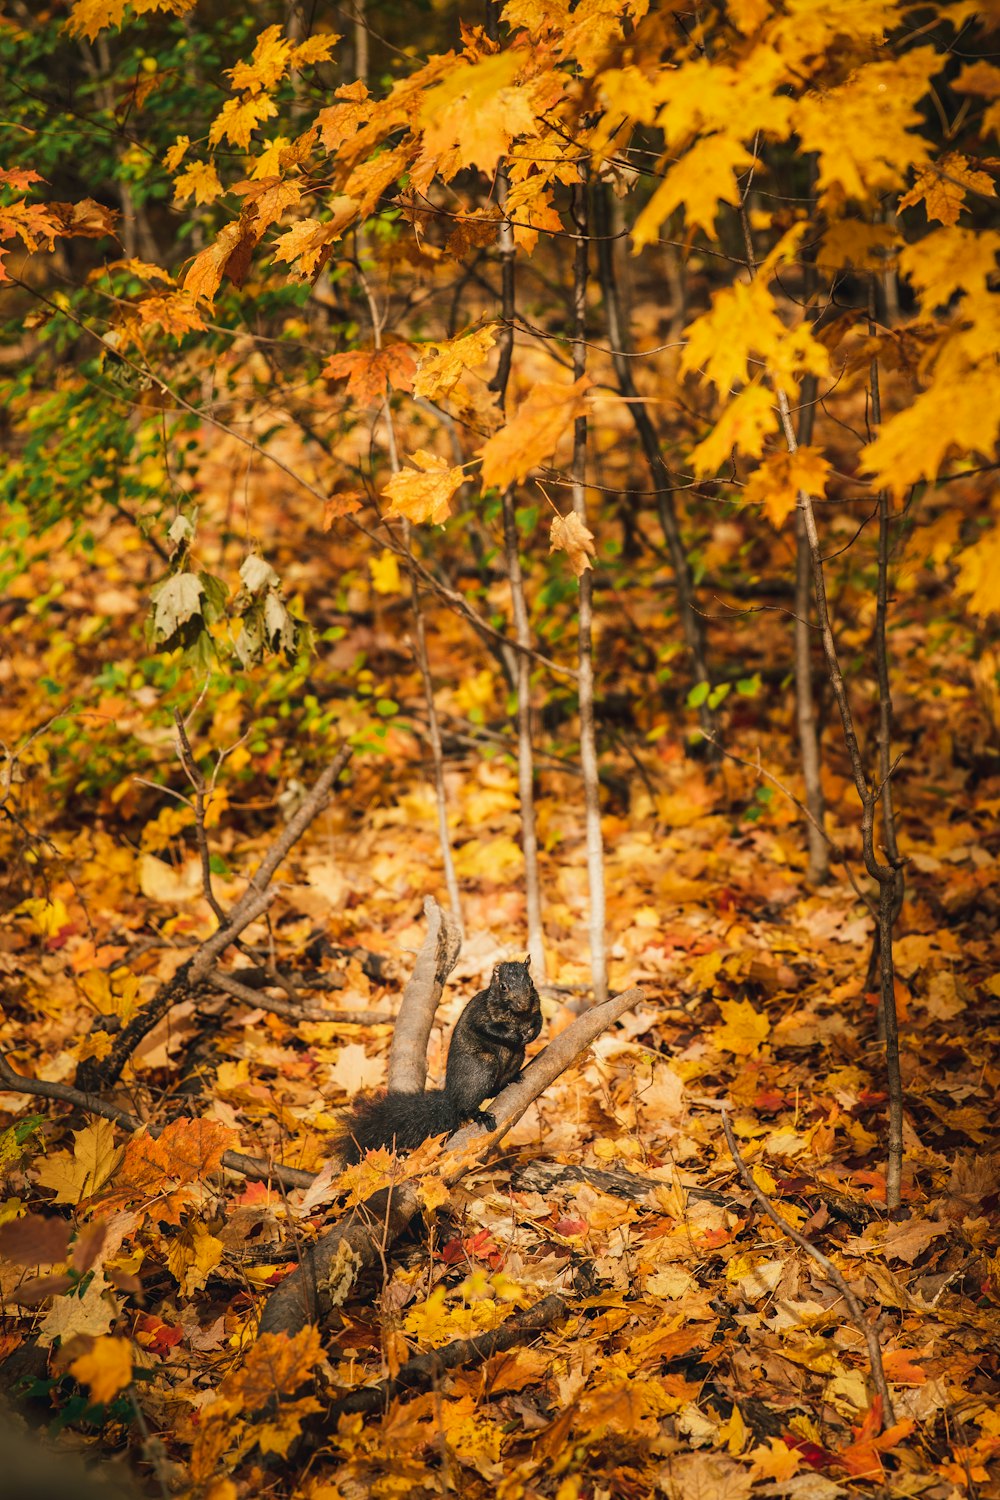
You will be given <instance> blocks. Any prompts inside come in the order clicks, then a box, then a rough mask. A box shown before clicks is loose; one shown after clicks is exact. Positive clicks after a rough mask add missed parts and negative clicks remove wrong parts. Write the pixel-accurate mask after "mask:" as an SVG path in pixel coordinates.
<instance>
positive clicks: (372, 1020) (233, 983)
mask: <svg viewBox="0 0 1000 1500" xmlns="http://www.w3.org/2000/svg"><path fill="white" fill-rule="evenodd" d="M205 985H206V986H208V987H210V988H212V989H213V990H221V991H222V993H223V994H224V995H231V996H232V998H233V999H234V1000H239V1001H241V1002H242V1004H244V1005H249V1006H252V1007H253V1008H254V1009H255V1010H267V1011H270V1012H271V1013H272V1014H273V1015H276V1016H286V1017H287V1018H288V1020H290V1021H336V1022H339V1023H340V1024H341V1025H343V1026H377V1025H386V1024H387V1023H389V1022H390V1021H392V1020H393V1019H394V1017H393V1014H392V1011H391V1010H329V1009H328V1008H327V1007H326V1006H324V1005H310V1004H309V1003H308V1002H307V1001H304V1000H303V1001H302V1002H301V1003H297V1002H295V1001H294V1000H278V999H276V998H275V997H274V996H273V995H268V994H267V993H266V992H265V991H264V990H256V989H252V988H251V987H250V985H248V984H241V983H240V981H239V980H238V979H234V978H233V976H232V975H231V974H224V973H223V972H222V970H221V969H210V970H209V971H208V973H207V974H206V975H205Z"/></svg>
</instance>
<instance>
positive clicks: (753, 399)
mask: <svg viewBox="0 0 1000 1500" xmlns="http://www.w3.org/2000/svg"><path fill="white" fill-rule="evenodd" d="M777 426H778V414H777V411H776V410H775V405H774V397H773V396H772V395H771V392H770V391H769V390H768V389H767V388H766V387H765V386H763V385H761V384H760V383H759V381H758V382H755V383H754V384H753V385H748V386H746V387H745V389H743V390H742V391H740V393H739V395H738V396H737V397H736V399H735V400H734V401H730V403H729V405H728V406H727V407H726V408H725V410H724V411H723V413H722V415H721V416H720V418H719V420H718V421H717V422H716V424H715V426H714V427H713V428H712V431H711V432H710V433H709V434H708V436H707V437H706V438H703V439H702V441H701V442H700V443H699V444H698V445H697V447H695V448H692V450H691V467H692V468H693V469H694V472H695V473H696V474H697V475H698V476H699V478H705V477H706V476H708V475H710V474H717V473H718V471H719V470H720V469H721V468H722V467H723V465H724V464H728V463H730V462H731V460H732V454H733V450H734V449H738V450H739V452H741V453H743V454H744V455H745V456H746V457H747V458H760V456H761V454H762V453H763V451H764V444H765V443H766V441H767V439H768V438H769V437H770V435H771V433H773V432H775V431H776V430H777Z"/></svg>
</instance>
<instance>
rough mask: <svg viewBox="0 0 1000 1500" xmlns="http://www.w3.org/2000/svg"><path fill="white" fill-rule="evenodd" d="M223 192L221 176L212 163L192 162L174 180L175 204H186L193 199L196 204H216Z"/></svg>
mask: <svg viewBox="0 0 1000 1500" xmlns="http://www.w3.org/2000/svg"><path fill="white" fill-rule="evenodd" d="M221 192H222V183H221V182H220V181H219V174H218V172H217V171H216V170H215V167H214V166H213V165H212V163H211V162H210V161H196V162H192V164H191V166H189V167H185V169H184V171H183V172H180V173H178V175H177V177H176V178H175V179H174V202H175V203H186V202H187V201H188V199H189V198H191V197H193V198H194V201H195V202H196V203H214V202H215V200H216V198H217V197H218V196H219V194H220V193H221Z"/></svg>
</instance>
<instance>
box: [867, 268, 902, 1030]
mask: <svg viewBox="0 0 1000 1500" xmlns="http://www.w3.org/2000/svg"><path fill="white" fill-rule="evenodd" d="M868 332H869V335H870V336H871V337H874V335H875V332H876V326H875V280H874V278H872V281H871V283H870V286H869V300H868ZM869 381H870V386H871V414H872V426H873V427H875V428H876V429H877V428H879V427H881V425H882V396H881V392H880V389H879V372H878V360H877V359H875V358H873V359H872V362H871V367H870V371H869ZM890 523H891V516H890V510H889V494H888V491H886V490H882V491H881V492H880V494H879V497H878V592H877V594H876V602H875V672H876V676H877V680H878V777H879V783H880V785H881V798H880V801H881V810H882V841H883V844H884V846H885V852H886V858H887V861H888V863H889V865H890V866H891V867H892V870H893V874H894V876H895V882H894V886H893V891H892V901H891V905H890V910H889V915H888V931H886V927H885V922H884V920H883V912H882V904H883V903H882V901H881V900H880V901H879V924H878V928H877V930H876V935H875V939H874V941H873V943H872V956H871V964H870V966H869V975H870V977H869V981H868V988H869V989H871V988H872V986H873V985H874V982H875V973H876V966H877V972H878V974H879V976H880V978H881V972H882V967H883V964H882V949H883V947H884V946H885V943H886V941H887V940H888V941H890V942H891V936H892V930H893V928H894V926H895V923H896V920H897V918H898V917H899V913H900V911H901V910H902V906H903V896H904V893H905V887H906V876H905V874H904V871H903V865H902V861H901V860H900V857H899V844H898V842H897V839H896V811H895V806H894V803H893V794H892V692H891V689H890V684H889V651H888V642H887V639H886V621H887V617H888V612H889V541H890V535H889V533H890ZM884 894H885V890H884V887H883V888H882V890H881V892H880V895H882V896H884ZM894 1008H895V1007H894ZM878 1034H879V1037H880V1039H881V1040H883V1041H884V1042H885V1044H886V1047H887V1048H888V1046H889V1017H888V1015H887V1013H886V1006H885V986H884V983H880V985H879V1007H878ZM897 1046H898V1043H897Z"/></svg>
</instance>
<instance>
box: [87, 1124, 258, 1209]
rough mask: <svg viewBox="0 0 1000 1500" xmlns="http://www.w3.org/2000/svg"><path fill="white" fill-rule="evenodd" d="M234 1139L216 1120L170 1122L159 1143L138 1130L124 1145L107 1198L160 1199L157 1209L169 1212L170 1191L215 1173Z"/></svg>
mask: <svg viewBox="0 0 1000 1500" xmlns="http://www.w3.org/2000/svg"><path fill="white" fill-rule="evenodd" d="M235 1139H236V1137H235V1132H234V1131H232V1130H230V1129H229V1128H228V1127H227V1126H225V1125H221V1124H219V1122H218V1121H217V1120H173V1121H172V1122H171V1123H170V1124H169V1125H167V1126H166V1127H165V1129H164V1131H163V1133H162V1135H160V1137H159V1139H158V1140H154V1139H153V1137H152V1136H151V1135H149V1134H148V1133H147V1132H146V1131H140V1132H139V1133H138V1134H137V1135H134V1136H133V1137H132V1139H131V1140H130V1141H128V1142H127V1144H126V1146H125V1154H124V1158H123V1160H122V1164H121V1168H120V1170H119V1171H118V1172H117V1173H116V1175H115V1179H114V1182H113V1184H112V1185H111V1189H110V1192H109V1194H108V1198H109V1200H114V1201H117V1202H123V1203H130V1202H139V1201H140V1200H142V1199H144V1198H152V1197H156V1196H159V1198H160V1207H161V1208H164V1209H169V1208H170V1204H169V1202H168V1197H169V1190H173V1189H174V1188H176V1187H178V1186H183V1185H186V1184H189V1183H192V1182H197V1181H200V1180H201V1179H202V1178H204V1177H207V1176H209V1175H210V1174H211V1173H212V1172H217V1171H218V1169H219V1165H220V1163H221V1161H222V1155H223V1152H225V1151H227V1150H228V1149H229V1148H230V1147H231V1146H232V1145H234V1144H235Z"/></svg>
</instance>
